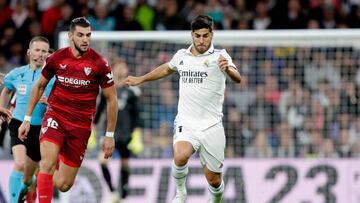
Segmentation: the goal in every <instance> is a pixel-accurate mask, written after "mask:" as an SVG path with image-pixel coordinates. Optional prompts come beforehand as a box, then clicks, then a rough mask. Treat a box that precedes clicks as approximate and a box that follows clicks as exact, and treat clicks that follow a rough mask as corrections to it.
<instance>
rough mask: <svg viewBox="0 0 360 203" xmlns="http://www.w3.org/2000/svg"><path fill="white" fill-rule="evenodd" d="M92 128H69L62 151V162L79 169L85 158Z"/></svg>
mask: <svg viewBox="0 0 360 203" xmlns="http://www.w3.org/2000/svg"><path fill="white" fill-rule="evenodd" d="M90 134H91V128H90V127H89V128H78V127H72V126H67V129H66V138H65V142H64V144H63V147H62V149H61V151H60V160H61V161H62V162H63V163H65V164H66V165H68V166H70V167H74V168H79V167H80V166H81V163H82V161H83V159H84V157H85V151H86V147H87V143H88V140H89V137H90Z"/></svg>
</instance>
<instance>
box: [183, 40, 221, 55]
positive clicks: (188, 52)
mask: <svg viewBox="0 0 360 203" xmlns="http://www.w3.org/2000/svg"><path fill="white" fill-rule="evenodd" d="M192 47H193V44H191V45H190V46H189V48H187V49H186V52H185V53H186V54H189V55H193V54H192V53H191V48H192ZM212 53H214V45H213V44H212V43H211V45H210V47H209V49H208V50H206V51H205V52H204V53H202V54H199V55H197V56H205V55H210V54H212Z"/></svg>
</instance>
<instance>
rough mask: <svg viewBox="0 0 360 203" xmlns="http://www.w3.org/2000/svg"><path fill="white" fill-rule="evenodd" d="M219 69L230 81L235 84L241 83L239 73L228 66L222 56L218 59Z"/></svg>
mask: <svg viewBox="0 0 360 203" xmlns="http://www.w3.org/2000/svg"><path fill="white" fill-rule="evenodd" d="M219 67H220V69H221V70H222V71H224V72H225V73H226V74H227V75H228V76H229V77H230V78H231V80H232V81H234V82H236V83H240V82H241V75H240V73H239V71H238V70H237V69H236V68H235V67H232V66H229V63H228V60H227V59H226V58H225V57H223V56H222V55H220V57H219Z"/></svg>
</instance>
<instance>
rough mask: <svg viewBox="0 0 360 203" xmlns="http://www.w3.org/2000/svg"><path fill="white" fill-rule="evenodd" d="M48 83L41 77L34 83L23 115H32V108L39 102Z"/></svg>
mask: <svg viewBox="0 0 360 203" xmlns="http://www.w3.org/2000/svg"><path fill="white" fill-rule="evenodd" d="M48 82H49V80H48V79H46V78H45V77H44V76H42V75H41V76H40V78H39V80H38V81H37V82H36V83H35V85H34V87H33V88H32V90H31V96H30V98H29V101H28V105H27V109H26V114H25V115H26V116H31V115H32V113H33V111H34V108H35V106H36V104H37V103H38V102H39V100H40V98H41V96H42V95H43V93H44V90H45V88H46V85H47V84H48Z"/></svg>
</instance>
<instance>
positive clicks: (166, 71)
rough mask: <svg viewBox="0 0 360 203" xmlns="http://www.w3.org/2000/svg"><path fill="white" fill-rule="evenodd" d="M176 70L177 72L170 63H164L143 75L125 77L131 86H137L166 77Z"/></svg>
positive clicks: (126, 82)
mask: <svg viewBox="0 0 360 203" xmlns="http://www.w3.org/2000/svg"><path fill="white" fill-rule="evenodd" d="M174 72H175V70H173V69H171V68H170V66H169V63H164V64H162V65H160V66H158V67H157V68H155V69H154V70H152V71H150V72H149V73H147V74H145V75H143V76H139V77H134V76H129V77H127V78H126V79H125V84H127V85H131V86H136V85H140V84H142V83H144V82H148V81H153V80H158V79H161V78H163V77H166V76H168V75H170V74H172V73H174Z"/></svg>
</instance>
